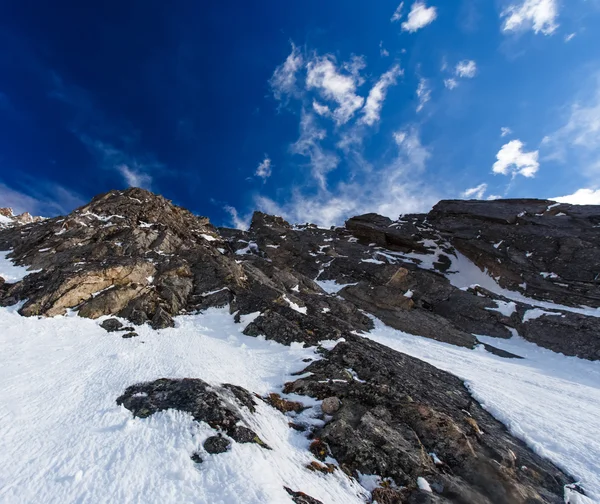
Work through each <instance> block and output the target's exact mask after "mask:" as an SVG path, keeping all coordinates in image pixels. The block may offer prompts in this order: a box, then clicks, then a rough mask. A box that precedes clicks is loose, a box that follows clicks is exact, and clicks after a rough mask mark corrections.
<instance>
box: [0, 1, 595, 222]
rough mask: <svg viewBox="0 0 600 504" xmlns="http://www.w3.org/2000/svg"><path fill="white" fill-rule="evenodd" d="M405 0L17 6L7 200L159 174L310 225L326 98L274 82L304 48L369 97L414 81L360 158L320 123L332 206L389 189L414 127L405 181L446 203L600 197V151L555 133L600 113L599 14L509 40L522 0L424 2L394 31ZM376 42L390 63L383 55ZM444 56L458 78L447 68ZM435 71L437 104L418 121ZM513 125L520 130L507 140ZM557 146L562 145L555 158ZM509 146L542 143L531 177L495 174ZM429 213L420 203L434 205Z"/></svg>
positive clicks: (2, 36)
mask: <svg viewBox="0 0 600 504" xmlns="http://www.w3.org/2000/svg"><path fill="white" fill-rule="evenodd" d="M519 2H521V3H522V2H523V0H515V2H512V3H519ZM398 3H399V2H395V1H388V0H383V1H380V2H379V1H377V2H364V1H362V2H361V1H348V0H344V1H337V0H335V1H327V2H323V1H322V0H319V1H314V0H308V1H304V2H272V1H265V2H241V1H222V2H212V3H208V2H196V1H181V2H159V1H153V0H150V1H147V0H146V1H143V2H142V1H128V2H122V1H119V2H117V1H104V2H95V3H90V2H74V1H69V2H67V1H55V2H40V1H35V2H34V1H23V2H5V3H4V4H3V5H2V6H1V7H0V44H1V47H2V49H1V51H0V185H1V188H2V189H1V190H0V206H4V205H3V201H2V194H5V195H7V196H6V197H5V199H6V200H7V201H8V202H9V203H12V204H13V205H15V206H19V202H21V205H22V206H27V205H34V206H36V208H32V209H31V210H33V211H34V212H38V213H40V212H41V213H44V214H46V215H51V214H56V213H61V212H66V211H70V210H71V209H72V208H73V207H74V206H76V205H77V204H80V203H82V202H84V201H86V200H88V199H89V198H90V197H92V196H93V195H95V194H97V193H99V192H104V191H108V190H110V189H113V188H124V187H126V186H127V182H126V180H125V179H124V177H123V176H122V174H121V173H120V172H119V170H118V169H117V166H120V165H122V164H126V165H127V166H129V167H132V168H133V169H135V170H138V171H139V172H140V173H142V172H143V173H145V174H147V175H148V176H149V177H151V183H150V182H149V183H148V186H149V187H150V188H151V189H152V190H154V191H156V192H159V193H161V194H163V195H164V196H166V197H168V198H170V199H173V200H174V201H175V202H176V203H178V204H181V205H183V206H185V207H187V208H190V209H191V210H193V211H194V212H197V213H199V214H202V215H208V216H209V217H210V218H211V219H212V220H213V221H214V222H215V223H217V224H226V223H230V215H229V213H228V212H227V211H226V210H224V207H225V206H232V207H235V208H236V209H237V211H238V213H239V215H240V216H247V215H249V213H250V212H251V211H252V210H253V209H254V208H255V207H257V206H261V201H262V202H263V203H264V199H261V196H262V197H264V198H268V199H269V201H271V202H272V203H273V204H274V205H277V206H278V208H280V209H281V212H282V213H286V212H287V214H289V215H290V216H291V217H294V216H296V217H298V216H299V217H298V218H301V217H302V213H301V212H296V213H294V211H293V210H291V207H290V205H293V204H294V200H293V196H292V194H293V193H294V192H295V193H296V197H297V198H298V197H300V198H301V199H302V198H304V197H306V198H307V199H308V200H310V198H320V200H319V201H323V199H324V198H325V199H326V198H327V195H324V194H322V193H321V194H320V195H319V190H318V188H317V187H316V185H315V183H314V181H313V180H312V179H311V175H310V169H309V167H308V166H307V163H309V161H308V160H307V159H306V158H304V157H303V156H300V155H297V154H293V153H292V152H291V151H290V145H291V144H293V143H294V142H295V141H296V140H297V139H298V136H299V122H300V119H301V116H302V109H303V108H304V109H305V110H306V107H307V106H308V105H307V104H308V103H310V101H311V100H312V95H310V96H308V95H307V96H305V97H304V98H301V99H290V100H289V101H285V102H281V101H278V100H276V99H275V98H274V96H273V93H272V89H271V86H270V84H269V80H270V78H271V76H272V75H273V72H274V71H275V69H276V68H277V67H278V66H279V65H281V64H282V63H283V62H284V61H285V59H286V57H287V56H288V55H289V54H290V52H291V43H294V44H295V45H296V46H297V47H298V48H299V50H300V51H301V53H302V54H303V55H304V58H305V61H308V60H309V59H310V58H311V57H315V55H321V56H322V55H326V54H330V55H332V56H333V57H335V60H336V61H337V63H338V64H341V63H342V62H344V61H348V60H349V59H350V57H351V56H352V55H362V56H364V59H365V62H366V68H365V69H364V70H363V72H362V74H363V77H364V84H363V85H362V86H360V87H359V88H358V90H357V92H358V94H360V95H361V96H364V97H366V96H367V94H368V92H369V89H370V88H371V86H372V85H373V84H374V83H375V82H376V81H377V79H378V78H379V77H380V76H381V74H383V73H384V72H386V71H387V70H389V68H390V67H391V66H392V65H393V64H394V63H395V62H397V63H399V64H400V66H401V67H402V69H403V70H404V74H403V76H402V77H401V78H399V79H398V82H397V84H396V85H394V86H391V87H390V88H389V89H388V93H387V96H386V99H385V102H384V105H383V109H382V112H381V121H380V122H379V123H378V124H377V125H376V126H375V127H374V128H372V129H371V130H370V131H369V132H368V133H365V134H364V136H363V138H362V141H363V144H362V147H361V156H362V157H361V159H362V161H357V158H356V156H345V155H344V154H343V153H341V152H340V151H339V150H336V147H335V142H336V138H337V137H336V135H337V134H338V133H339V132H340V131H341V130H340V128H337V129H336V127H335V125H334V124H332V123H331V121H329V123H327V121H325V120H323V121H322V123H321V124H322V127H323V128H324V129H325V130H326V131H327V138H325V139H324V140H323V147H324V148H326V149H329V150H330V151H332V152H337V155H338V156H340V165H339V166H338V167H337V169H336V170H334V171H332V172H330V173H329V174H328V191H329V194H330V195H331V196H335V195H337V194H338V189H337V185H338V184H339V183H340V182H348V181H351V180H360V183H361V184H364V185H369V184H374V181H375V180H376V179H378V180H379V179H382V178H384V179H385V177H386V176H387V172H386V168H385V166H386V165H387V164H388V163H392V162H393V159H394V157H395V156H396V155H397V154H396V146H395V144H394V142H393V140H392V135H393V132H395V131H399V130H406V129H407V128H408V129H412V130H414V131H418V137H419V139H420V142H421V144H422V145H423V146H425V148H427V150H428V152H429V153H430V157H429V158H428V159H427V167H426V169H425V170H423V171H420V172H417V171H415V172H414V176H413V175H411V174H410V173H408V174H407V175H406V177H407V178H408V179H410V178H411V177H413V178H415V179H417V178H418V181H419V184H421V185H422V187H427V188H428V191H430V192H431V194H432V195H433V196H435V197H439V198H442V197H443V198H448V197H460V195H461V193H462V192H463V191H465V190H466V189H468V188H471V187H474V186H477V185H479V184H482V183H486V184H488V191H487V192H486V195H490V194H494V195H500V196H506V197H528V196H531V197H551V196H560V195H565V194H570V193H573V192H575V191H576V190H577V189H580V188H584V187H585V188H593V189H597V188H598V185H597V184H598V183H597V182H596V181H595V180H600V170H598V171H594V170H595V168H593V167H592V168H590V166H591V165H592V164H593V163H594V160H596V161H597V160H598V159H599V158H598V157H597V156H595V154H594V152H597V151H594V149H593V148H591V149H590V147H589V146H588V147H586V148H585V149H583V150H581V151H580V150H577V149H573V148H572V145H571V144H572V142H569V139H568V138H565V137H564V135H562V136H561V135H558V134H557V132H559V131H561V128H563V127H564V126H565V124H566V123H567V122H568V121H569V117H570V114H571V113H572V110H573V109H572V107H573V106H574V104H575V103H579V104H580V106H582V107H593V106H594V104H595V102H594V100H598V98H597V96H598V93H597V90H598V82H599V81H598V76H599V75H600V73H599V71H600V59H599V57H600V30H598V27H600V10H599V8H598V4H597V3H595V2H593V1H585V0H573V2H568V3H567V2H566V1H563V2H559V16H558V19H557V22H558V24H559V27H558V28H557V29H556V31H555V32H554V33H553V34H551V35H545V34H543V33H534V31H533V30H531V29H524V30H523V31H521V32H519V33H505V32H503V31H502V19H501V13H502V11H503V9H505V8H506V6H507V5H508V4H510V3H511V2H504V1H501V0H497V1H492V0H487V1H486V0H461V1H459V0H456V1H451V2H447V1H446V2H442V1H441V0H432V1H428V2H427V5H432V6H435V7H436V8H437V18H436V20H435V21H434V22H433V23H431V24H430V25H428V26H426V27H424V28H422V29H420V30H418V31H417V32H415V33H408V32H405V31H402V30H401V26H400V23H392V22H391V21H390V18H391V16H392V14H393V12H394V10H395V9H396V7H397V5H398ZM411 3H412V2H405V4H406V5H405V7H404V9H405V11H406V12H407V11H408V10H409V9H410V5H411ZM405 15H406V13H405ZM571 33H575V34H576V35H575V36H574V37H573V39H572V40H570V41H568V42H566V41H565V37H566V36H567V35H568V34H571ZM380 42H382V44H383V47H385V49H386V50H387V51H389V53H390V55H389V56H387V57H382V56H381V55H380ZM465 59H468V60H474V61H476V63H477V74H476V76H475V77H474V78H473V79H461V80H460V85H459V87H457V88H456V89H453V90H448V89H446V88H445V87H444V85H443V79H444V78H449V77H451V75H450V74H451V72H452V69H453V67H454V65H456V63H457V62H458V61H461V60H465ZM444 61H446V62H447V65H448V67H449V69H447V70H445V71H442V70H441V68H442V64H443V62H444ZM422 77H423V78H426V79H427V80H428V82H429V85H430V87H431V100H430V101H429V102H428V103H426V104H425V106H424V108H423V110H422V111H421V112H419V113H417V112H416V110H415V109H416V105H417V97H416V94H415V92H416V89H417V86H418V83H419V79H420V78H422ZM321 101H323V100H321ZM598 110H599V111H600V108H599V109H598ZM318 119H319V120H321V118H318ZM598 120H599V121H600V119H598ZM501 127H510V128H511V130H512V131H513V135H512V136H510V137H506V138H501V137H500V128H501ZM546 136H549V137H551V138H554V137H557V138H558V137H560V138H561V139H562V140H561V141H562V142H563V143H564V145H562V146H560V148H559V147H557V144H556V142H553V143H551V144H552V148H550V147H548V142H546V143H544V140H543V139H544V137H546ZM513 138H514V139H519V140H521V141H522V142H523V143H524V144H525V145H526V149H527V150H528V151H529V150H539V158H540V169H539V171H538V173H537V174H536V177H535V178H525V177H522V176H516V177H514V178H512V179H511V177H507V176H503V175H494V174H492V173H491V169H492V165H493V163H494V161H495V159H496V153H497V152H498V150H499V149H500V148H501V146H502V145H503V144H504V143H506V142H507V141H508V140H510V139H513ZM557 141H558V140H557ZM107 152H108V154H107ZM265 154H267V155H268V156H269V158H270V159H271V161H272V175H271V177H270V178H268V179H267V180H265V181H263V180H262V179H261V178H259V177H256V176H254V172H255V170H256V168H257V166H258V164H259V163H260V162H261V161H262V160H263V158H264V156H265ZM365 160H366V161H365ZM357 163H358V164H357ZM361 163H369V165H370V166H371V168H370V170H371V171H370V172H369V169H367V168H365V166H366V165H365V164H363V165H361ZM409 169H410V168H409V167H407V170H409ZM595 177H597V178H595ZM148 180H150V179H148ZM403 180H405V179H403ZM399 183H402V182H399ZM383 188H385V184H383V185H382V189H383ZM298 195H299V196H298ZM433 196H432V197H433ZM382 197H384V196H383V195H382ZM19 198H21V199H20V200H19ZM296 201H297V200H296ZM429 204H430V202H429V200H428V199H427V198H425V197H424V198H423V210H426V209H427V206H428V205H429ZM367 206H368V202H366V203H365V208H364V209H365V210H368V208H366V207H367ZM271 208H272V205H271ZM17 209H18V210H25V209H26V208H17ZM267 209H269V208H267ZM361 209H362V207H361ZM411 209H412V207H411ZM395 210H396V208H394V209H393V210H392V213H393V212H394V211H395ZM401 211H406V208H405V207H404V206H403V205H402V203H401V202H400V203H399V204H398V206H397V213H400V212H401Z"/></svg>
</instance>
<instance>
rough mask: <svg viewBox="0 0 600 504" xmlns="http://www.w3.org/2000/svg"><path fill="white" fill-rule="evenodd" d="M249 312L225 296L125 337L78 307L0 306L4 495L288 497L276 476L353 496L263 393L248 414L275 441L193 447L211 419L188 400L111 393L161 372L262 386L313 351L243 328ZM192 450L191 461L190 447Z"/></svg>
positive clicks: (228, 500) (9, 502) (310, 490)
mask: <svg viewBox="0 0 600 504" xmlns="http://www.w3.org/2000/svg"><path fill="white" fill-rule="evenodd" d="M249 319H250V317H247V318H246V321H244V322H245V323H242V324H234V323H233V319H232V316H231V315H229V313H228V310H226V309H220V310H217V309H211V310H208V311H207V312H206V313H204V314H202V315H195V316H183V317H178V318H177V327H176V328H173V329H165V330H162V331H153V330H151V329H150V328H149V327H139V328H138V329H137V330H138V333H139V334H140V336H139V337H138V338H133V339H129V340H125V339H123V338H121V336H120V335H119V334H116V333H107V332H106V331H104V330H103V329H102V328H100V327H99V326H98V325H97V322H96V321H92V320H88V319H83V318H78V317H74V316H71V317H69V316H66V317H56V318H50V319H36V318H25V317H21V316H19V315H18V314H17V313H16V307H12V308H8V309H7V308H2V309H0V327H2V331H1V332H0V346H1V348H2V349H3V350H2V352H1V353H0V404H1V405H2V406H1V408H0V439H1V440H2V450H0V467H2V471H1V472H0V502H2V503H6V504H13V503H14V504H17V503H30V502H44V503H47V504H51V503H61V504H62V503H72V502H82V503H88V502H89V503H103V502H107V503H108V502H110V503H112V502H140V503H153V502H157V503H158V502H160V503H163V502H191V503H203V504H233V503H239V502H245V503H252V504H254V503H256V504H259V503H261V504H264V503H286V502H291V499H290V497H289V495H288V494H287V493H286V492H285V490H284V489H283V486H284V485H285V486H288V487H290V488H291V489H292V490H295V491H303V492H306V493H307V494H309V495H311V496H313V497H315V498H317V499H320V500H322V501H323V502H327V503H340V504H346V503H348V504H350V503H363V502H364V498H365V496H366V495H367V493H366V491H365V489H364V488H362V487H361V486H360V485H359V484H358V483H357V482H355V481H352V480H350V479H349V478H347V477H346V476H345V475H344V474H343V473H342V472H341V471H336V472H335V473H333V474H330V475H322V474H320V473H315V472H311V471H309V470H307V469H305V466H306V465H307V464H308V463H310V461H311V460H313V459H312V456H311V454H310V452H309V451H308V445H309V441H308V440H307V439H306V438H305V437H304V436H303V435H302V434H300V433H298V432H296V431H294V430H293V429H290V428H289V427H288V421H289V420H290V419H289V418H288V417H286V416H284V415H282V414H281V413H280V412H278V411H277V410H275V409H273V408H271V407H269V406H267V405H266V404H264V403H262V401H257V402H258V405H257V412H256V413H255V414H251V413H250V412H248V411H247V410H245V409H244V410H243V411H245V414H244V416H245V420H246V421H247V423H248V425H249V426H250V427H251V428H252V429H254V430H255V431H256V432H257V434H258V435H259V436H260V437H261V439H262V440H263V441H265V442H266V443H267V444H268V445H269V446H270V447H271V448H273V449H272V450H265V449H263V448H261V447H259V446H258V445H255V444H239V443H232V447H231V450H230V451H229V452H227V453H223V454H219V455H209V454H207V453H206V452H203V450H202V449H201V446H202V442H203V441H204V439H206V438H207V437H209V436H210V435H214V434H215V431H214V430H213V429H211V428H210V427H208V425H206V424H198V423H196V422H194V421H193V420H192V418H191V416H190V415H189V414H186V413H182V412H179V411H166V412H161V413H158V414H155V415H153V416H152V417H150V418H147V419H137V418H133V417H132V415H131V412H129V411H128V410H126V409H125V408H124V407H121V406H117V405H116V402H115V400H116V399H117V397H118V396H120V395H121V394H122V393H123V392H124V390H125V388H126V387H127V386H129V385H132V384H134V383H137V382H141V381H149V380H155V379H157V378H162V377H169V378H183V377H196V378H201V379H203V380H206V381H207V382H209V383H211V384H215V385H216V384H220V383H233V384H236V385H240V386H242V387H245V388H247V389H248V390H250V391H252V392H256V393H258V394H261V395H264V394H266V393H268V392H271V391H276V390H278V389H279V388H280V387H281V385H282V384H283V383H284V382H285V381H287V380H288V379H290V376H289V375H290V373H292V372H294V371H298V370H301V369H302V368H303V367H305V366H306V365H307V364H306V363H304V362H302V359H304V358H308V357H312V358H314V357H315V354H314V352H313V350H312V349H305V348H301V346H300V345H292V346H291V347H286V346H284V345H280V344H278V343H275V342H270V341H265V340H263V339H260V338H252V337H248V336H244V335H243V334H241V330H242V329H243V327H244V326H245V325H246V323H247V322H248V320H249ZM313 404H316V402H315V401H313ZM316 409H317V410H318V406H317V408H316ZM308 414H309V415H310V410H309V413H308ZM305 415H306V413H305ZM314 421H317V419H314ZM196 450H198V451H199V452H200V453H201V455H202V457H203V458H204V462H203V463H202V464H199V465H198V464H195V463H194V462H193V461H192V460H191V459H190V455H191V454H192V453H193V452H194V451H196Z"/></svg>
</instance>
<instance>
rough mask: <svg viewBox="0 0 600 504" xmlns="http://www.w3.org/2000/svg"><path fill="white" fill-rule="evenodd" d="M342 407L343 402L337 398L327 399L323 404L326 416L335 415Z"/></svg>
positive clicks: (322, 407)
mask: <svg viewBox="0 0 600 504" xmlns="http://www.w3.org/2000/svg"><path fill="white" fill-rule="evenodd" d="M341 405H342V402H341V401H340V400H339V399H338V398H337V397H326V398H325V399H323V402H322V403H321V409H322V410H323V413H325V414H326V415H333V414H334V413H336V412H337V411H338V410H339V409H340V406H341Z"/></svg>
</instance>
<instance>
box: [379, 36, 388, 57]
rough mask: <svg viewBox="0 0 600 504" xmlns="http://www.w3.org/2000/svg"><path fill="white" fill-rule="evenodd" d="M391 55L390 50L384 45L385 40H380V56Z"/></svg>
mask: <svg viewBox="0 0 600 504" xmlns="http://www.w3.org/2000/svg"><path fill="white" fill-rule="evenodd" d="M389 55H390V52H389V51H388V50H387V49H386V48H385V47H383V40H380V41H379V56H381V57H382V58H387V57H388V56H389Z"/></svg>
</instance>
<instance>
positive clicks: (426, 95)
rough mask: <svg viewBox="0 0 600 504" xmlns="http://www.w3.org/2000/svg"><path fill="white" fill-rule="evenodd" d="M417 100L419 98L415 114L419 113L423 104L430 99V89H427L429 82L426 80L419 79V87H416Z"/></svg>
mask: <svg viewBox="0 0 600 504" xmlns="http://www.w3.org/2000/svg"><path fill="white" fill-rule="evenodd" d="M417 98H419V104H418V105H417V112H421V110H423V107H424V106H425V104H426V103H427V102H428V101H429V100H430V99H431V89H430V88H429V82H428V81H427V79H424V78H421V79H419V85H418V86H417Z"/></svg>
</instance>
